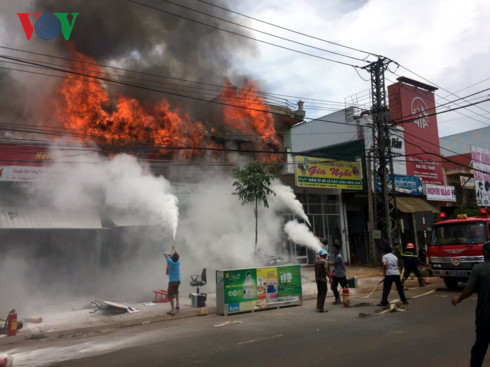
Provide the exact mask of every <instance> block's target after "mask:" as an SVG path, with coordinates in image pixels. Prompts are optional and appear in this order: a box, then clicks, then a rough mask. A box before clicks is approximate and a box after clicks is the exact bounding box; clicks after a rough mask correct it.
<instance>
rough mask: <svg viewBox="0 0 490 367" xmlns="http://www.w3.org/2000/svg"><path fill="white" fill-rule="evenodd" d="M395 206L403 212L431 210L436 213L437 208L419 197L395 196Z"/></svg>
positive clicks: (437, 211)
mask: <svg viewBox="0 0 490 367" xmlns="http://www.w3.org/2000/svg"><path fill="white" fill-rule="evenodd" d="M396 208H397V209H398V210H399V211H401V212H403V213H415V212H433V213H436V214H438V213H439V210H437V209H436V208H434V207H433V206H432V205H430V204H429V203H428V202H427V201H425V200H424V199H421V198H415V197H408V196H397V197H396Z"/></svg>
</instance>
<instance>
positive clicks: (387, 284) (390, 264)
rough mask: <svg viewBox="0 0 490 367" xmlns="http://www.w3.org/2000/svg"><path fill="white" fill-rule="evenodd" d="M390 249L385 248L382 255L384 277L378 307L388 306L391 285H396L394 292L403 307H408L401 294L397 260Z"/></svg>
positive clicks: (403, 293)
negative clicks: (396, 292)
mask: <svg viewBox="0 0 490 367" xmlns="http://www.w3.org/2000/svg"><path fill="white" fill-rule="evenodd" d="M391 252H392V250H391V247H387V248H386V250H385V254H384V255H383V257H382V259H381V261H382V262H383V272H384V275H385V278H384V281H383V296H382V298H381V303H380V304H378V306H388V304H389V303H388V295H389V294H390V291H391V286H392V284H393V283H395V285H396V290H397V291H398V295H399V296H400V299H401V301H402V302H403V304H404V305H408V301H407V298H406V297H405V292H403V286H402V282H401V280H400V270H398V258H397V257H396V256H395V255H393V254H392V253H391Z"/></svg>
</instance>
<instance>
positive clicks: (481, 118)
mask: <svg viewBox="0 0 490 367" xmlns="http://www.w3.org/2000/svg"><path fill="white" fill-rule="evenodd" d="M233 8H234V9H237V8H238V10H237V11H239V12H240V13H243V14H247V15H249V16H252V17H254V18H257V19H261V20H265V21H267V22H269V23H272V24H275V25H278V26H281V27H284V28H288V29H291V30H295V31H298V32H301V33H304V34H308V35H311V36H315V37H317V38H320V39H323V40H328V41H331V42H335V43H338V44H342V45H346V46H349V47H352V48H356V49H359V50H363V51H367V52H371V53H373V54H376V55H381V56H384V57H386V58H388V59H391V60H393V63H390V64H389V65H388V70H387V72H386V73H385V83H386V86H388V85H390V84H392V83H394V82H396V78H398V77H399V76H406V77H409V78H412V79H415V80H418V81H421V82H424V83H426V84H430V85H433V86H436V87H438V88H439V89H438V90H437V91H436V92H435V93H436V103H437V104H446V106H443V107H441V108H440V109H438V112H442V111H444V110H445V109H447V108H450V107H456V105H454V104H453V103H451V104H447V103H448V102H450V101H454V100H457V99H458V98H461V97H466V96H468V95H470V94H473V93H476V92H480V91H482V90H486V89H487V88H489V87H490V65H489V63H488V60H489V57H490V43H489V42H488V40H487V35H488V34H490V33H489V32H490V24H489V22H488V21H487V20H486V18H487V16H488V14H490V3H489V2H487V1H484V0H482V1H480V0H476V1H469V2H466V3H464V5H463V3H461V2H460V1H453V0H449V1H445V0H444V1H423V0H415V1H397V0H395V1H393V0H368V1H343V0H328V1H294V0H290V1H288V0H286V1H281V2H278V1H262V2H251V1H243V2H239V5H238V2H237V5H234V6H233ZM252 27H253V28H257V29H261V30H264V29H267V30H268V31H270V33H274V34H276V35H277V34H280V35H281V36H283V37H285V38H290V39H294V40H295V41H298V42H302V43H305V44H308V45H314V46H316V47H320V48H324V49H328V50H332V51H335V52H339V53H342V54H347V55H351V56H354V57H357V58H361V59H362V58H364V57H366V54H365V53H361V52H354V51H352V50H349V49H347V48H341V47H337V46H335V45H332V44H328V43H325V42H321V41H318V40H315V39H312V38H309V37H304V36H300V35H298V34H296V33H291V32H287V31H285V30H281V29H278V28H275V27H271V26H267V25H265V24H264V23H260V22H257V21H253V25H252ZM262 36H263V35H262ZM262 36H261V37H262ZM258 37H259V34H257V38H258ZM270 39H271V42H273V43H277V44H279V43H280V44H281V45H285V44H286V42H284V41H280V40H278V39H275V40H272V38H270ZM289 45H290V47H291V48H294V49H300V50H304V51H306V52H308V53H312V54H315V55H321V56H323V57H326V58H331V59H335V60H341V61H343V62H347V63H351V64H356V65H360V66H364V65H365V63H364V62H361V61H358V60H354V59H348V58H345V57H340V56H337V55H334V54H328V53H325V52H320V51H318V50H315V49H311V48H306V47H304V46H303V47H300V46H299V45H294V44H291V43H289ZM258 50H259V51H258V54H257V55H253V57H249V58H248V59H247V61H246V62H245V63H244V65H245V66H246V68H247V69H248V70H250V71H251V72H252V71H256V72H258V74H260V75H261V76H263V78H264V80H265V81H266V83H267V87H266V88H267V89H268V90H273V91H274V93H278V94H281V93H283V94H290V95H291V94H292V95H297V96H302V97H303V98H306V97H307V98H315V99H320V100H326V101H335V102H343V101H356V98H355V97H352V98H349V97H351V96H353V95H356V94H358V95H359V96H361V97H360V98H359V99H358V101H359V102H361V103H364V101H365V99H364V98H362V96H365V95H366V94H365V93H366V91H367V90H369V88H370V82H369V81H366V80H369V77H370V75H369V74H368V73H367V72H366V71H365V70H362V69H361V70H358V72H359V73H357V72H356V70H354V68H353V67H349V66H345V65H341V64H337V63H334V62H330V61H326V60H323V59H318V58H314V57H311V56H306V55H301V54H298V53H294V52H291V51H288V50H284V49H280V48H277V47H272V46H270V45H265V44H260V45H258ZM367 59H368V60H369V61H370V62H372V61H375V60H376V58H375V57H374V56H369V57H368V58H367ZM396 63H398V64H399V65H400V66H397V64H396ZM358 74H359V75H358ZM476 97H479V98H478V99H475V98H476ZM483 99H488V92H484V93H482V94H478V95H475V96H473V97H468V99H467V102H465V100H459V101H458V103H460V104H459V105H460V106H463V105H466V104H471V103H474V102H477V101H481V100H483ZM308 107H309V104H308V103H305V110H306V117H308V116H312V117H316V115H317V112H319V113H320V114H321V113H322V112H323V111H315V110H313V111H312V110H310V109H309V108H308ZM488 111H490V102H484V103H481V104H479V105H476V106H474V107H471V108H463V109H461V110H459V112H458V113H456V112H454V113H450V112H446V113H444V114H440V115H439V116H438V126H439V135H440V136H446V135H451V134H456V133H459V132H462V131H468V130H472V129H478V128H484V127H487V126H489V125H490V119H489V117H490V115H489V113H488Z"/></svg>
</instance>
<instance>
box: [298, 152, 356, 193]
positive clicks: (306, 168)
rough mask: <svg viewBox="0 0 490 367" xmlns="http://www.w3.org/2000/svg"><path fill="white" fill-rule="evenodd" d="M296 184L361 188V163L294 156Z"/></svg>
mask: <svg viewBox="0 0 490 367" xmlns="http://www.w3.org/2000/svg"><path fill="white" fill-rule="evenodd" d="M296 163H297V164H296V174H295V178H296V186H298V187H319V188H329V189H343V190H362V177H361V164H360V163H358V162H349V161H337V160H331V159H325V158H314V157H304V156H297V157H296Z"/></svg>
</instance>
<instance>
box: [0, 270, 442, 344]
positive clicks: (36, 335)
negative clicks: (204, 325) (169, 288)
mask: <svg viewBox="0 0 490 367" xmlns="http://www.w3.org/2000/svg"><path fill="white" fill-rule="evenodd" d="M437 283H438V282H437V281H436V279H435V278H431V285H432V286H435V287H437V286H438V284H437ZM365 292H367V290H365V289H363V290H362V291H360V292H359V293H360V294H363V293H365ZM312 299H316V294H313V293H308V294H303V301H306V300H312ZM208 314H216V306H211V307H202V308H191V309H187V310H181V311H180V312H178V313H177V314H176V315H175V316H170V315H167V314H161V315H156V316H155V315H153V316H146V317H145V316H143V317H141V318H135V319H130V320H122V321H112V320H109V321H108V322H105V323H104V322H101V323H100V324H99V325H94V326H85V327H83V326H82V327H74V328H71V329H65V330H53V331H47V332H44V331H41V330H38V331H34V332H33V331H32V330H30V332H28V333H25V334H24V333H23V332H22V331H20V333H19V334H18V335H16V336H11V337H6V336H4V337H0V346H7V345H17V344H21V343H24V342H28V341H30V340H42V339H69V338H81V337H87V336H94V335H101V334H105V333H110V332H113V331H114V330H117V329H120V328H125V327H132V326H138V325H145V324H150V323H158V322H164V321H169V320H177V319H184V318H189V317H194V316H205V315H208Z"/></svg>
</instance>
